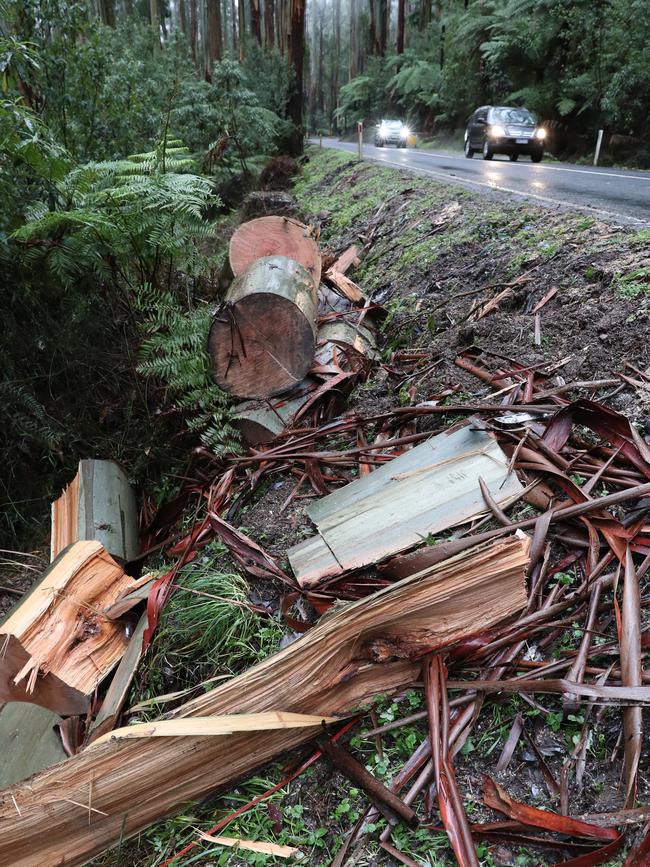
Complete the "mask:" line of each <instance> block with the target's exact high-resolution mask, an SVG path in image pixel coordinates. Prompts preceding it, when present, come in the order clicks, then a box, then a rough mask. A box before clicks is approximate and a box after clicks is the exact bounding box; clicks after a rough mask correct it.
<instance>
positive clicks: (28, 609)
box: [0, 542, 133, 712]
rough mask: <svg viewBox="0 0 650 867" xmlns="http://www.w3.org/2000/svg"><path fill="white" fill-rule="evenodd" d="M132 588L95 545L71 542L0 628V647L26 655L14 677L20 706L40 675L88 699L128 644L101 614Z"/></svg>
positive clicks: (119, 625) (117, 626)
mask: <svg viewBox="0 0 650 867" xmlns="http://www.w3.org/2000/svg"><path fill="white" fill-rule="evenodd" d="M132 583H133V580H132V579H131V578H130V577H129V576H128V575H125V574H124V572H123V570H122V569H121V568H120V567H119V566H118V565H117V563H116V562H115V561H114V560H113V559H112V558H111V557H109V555H108V554H107V553H106V551H105V550H104V548H103V547H102V546H101V544H100V543H99V542H76V543H75V544H74V545H71V546H70V547H69V548H67V549H66V550H65V551H64V552H63V553H62V554H61V555H60V556H59V557H58V558H57V559H56V560H55V561H54V563H52V565H51V566H50V568H49V569H48V570H47V572H46V573H45V575H44V576H43V578H42V579H41V580H40V581H39V582H38V583H37V584H36V585H35V586H34V587H33V588H32V590H31V591H30V593H29V594H28V595H27V596H25V597H23V598H22V599H21V600H20V602H19V603H18V604H17V606H16V607H15V608H14V609H13V610H12V611H11V612H10V613H9V615H8V617H7V618H6V620H5V621H4V623H3V624H2V627H1V628H0V644H1V643H2V641H3V640H5V639H6V638H7V637H12V638H13V639H15V640H16V641H17V642H19V643H20V646H21V647H22V648H23V649H24V651H25V652H26V653H27V654H28V658H27V659H26V661H25V664H24V665H23V666H22V667H21V669H20V670H19V671H17V672H15V674H14V676H13V683H14V685H15V686H16V687H19V688H20V689H22V690H23V691H24V693H25V698H24V700H26V701H30V700H32V699H30V695H31V693H32V691H33V689H34V686H35V684H36V683H37V682H38V681H39V680H40V677H39V672H43V673H45V674H48V673H51V674H53V675H55V676H56V677H58V678H60V679H61V680H62V681H64V683H66V684H68V685H69V686H71V687H73V688H74V689H76V690H78V691H79V692H80V693H84V694H86V695H90V694H91V693H92V691H93V690H94V689H95V687H96V686H97V685H98V684H99V683H100V682H101V680H102V679H103V678H104V677H105V676H106V675H107V674H108V672H109V671H110V670H111V669H112V668H113V666H114V665H115V664H116V663H117V662H118V660H119V659H120V658H121V656H122V654H123V653H124V650H125V648H126V644H127V637H126V633H125V629H124V624H122V623H119V622H113V621H110V620H108V619H107V618H106V617H105V616H104V614H103V612H104V609H105V608H107V607H108V606H109V605H111V604H112V603H113V602H115V601H116V600H117V599H118V597H119V596H120V595H121V593H122V592H123V591H124V590H126V589H128V588H129V587H130V585H131V584H132ZM0 677H5V671H4V670H3V671H2V674H1V675H0ZM14 698H15V697H14ZM51 709H52V710H55V711H57V712H60V711H59V709H58V708H55V707H53V708H51Z"/></svg>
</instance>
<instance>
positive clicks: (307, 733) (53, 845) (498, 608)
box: [0, 536, 530, 867]
mask: <svg viewBox="0 0 650 867" xmlns="http://www.w3.org/2000/svg"><path fill="white" fill-rule="evenodd" d="M529 547H530V543H529V540H528V539H527V538H526V537H523V536H517V537H513V538H511V539H509V540H506V541H499V542H497V543H494V544H492V545H484V546H478V547H477V548H476V549H475V550H474V551H472V552H467V553H465V554H464V555H463V556H460V557H457V558H452V559H451V560H449V561H447V562H445V563H443V564H439V565H438V566H436V567H434V568H433V569H431V570H428V571H427V572H425V573H422V574H419V575H414V576H412V577H411V578H408V579H406V580H404V581H401V582H399V583H398V584H396V585H394V586H393V587H389V588H387V589H385V590H383V591H381V592H379V593H376V594H374V595H373V596H370V597H368V598H367V599H363V600H360V601H359V602H357V603H354V604H352V605H350V606H348V607H346V608H344V609H343V610H342V611H340V612H339V613H337V614H334V615H332V616H331V617H328V618H325V619H324V620H323V621H322V622H321V623H320V624H319V625H318V626H316V627H314V629H312V630H311V631H310V632H309V633H307V634H306V635H305V636H303V637H302V638H301V639H299V640H298V641H296V642H294V643H293V644H291V645H290V646H289V647H287V648H285V649H284V650H283V651H281V652H280V653H277V654H276V655H275V656H272V657H269V658H268V659H267V660H265V661H264V662H262V663H260V664H259V665H257V666H255V667H254V668H252V669H250V670H249V671H247V672H244V673H243V674H242V675H239V676H238V677H235V678H234V679H233V680H231V681H229V682H228V683H226V684H224V685H222V686H219V687H217V688H216V689H214V690H212V691H210V692H208V693H206V694H205V695H203V696H201V697H200V698H197V699H194V700H193V701H190V702H189V703H187V704H186V705H183V706H182V707H181V708H178V709H177V710H176V711H173V712H172V713H171V714H169V715H168V716H167V717H165V720H170V721H171V720H178V721H179V722H181V721H182V720H183V719H184V718H190V719H191V718H192V717H206V716H211V717H218V716H219V715H220V714H223V713H228V714H232V713H244V714H246V713H251V712H253V713H260V712H262V711H264V710H277V709H278V703H280V704H281V705H283V707H282V710H283V711H288V712H293V713H300V714H305V713H308V714H309V713H311V714H314V715H316V716H320V715H323V717H324V716H325V715H327V716H333V715H338V714H341V713H346V712H348V711H349V710H350V709H351V708H352V707H356V706H358V705H359V704H360V703H362V702H363V701H365V700H367V699H368V698H370V697H372V696H374V695H376V694H378V693H380V692H386V691H391V690H394V689H396V688H399V687H404V686H406V685H408V684H409V683H411V682H413V681H414V680H417V678H418V675H419V671H420V668H421V663H420V661H418V657H421V656H422V654H423V653H427V652H431V651H434V650H439V649H441V648H443V647H449V646H451V645H453V644H454V643H455V642H458V641H459V640H461V639H462V638H464V637H467V636H468V635H469V634H471V633H480V632H482V631H484V630H485V629H488V628H489V627H490V626H492V625H495V624H496V623H498V622H499V621H501V620H503V619H504V618H506V617H508V616H511V615H513V614H515V613H517V612H518V611H521V610H522V609H523V608H524V607H525V605H526V592H525V587H524V572H525V569H526V566H527V563H528V550H529ZM460 587H462V597H461V596H459V594H458V590H459V588H460ZM460 598H462V605H461V606H459V605H458V600H459V599H460ZM317 731H318V730H317V729H316V728H315V727H311V728H309V727H308V728H301V729H286V728H285V729H280V730H276V731H270V732H268V734H267V735H266V737H265V738H263V739H261V738H259V737H257V735H256V734H255V733H253V734H251V733H246V732H243V733H239V734H235V735H232V736H224V737H216V738H215V737H210V736H207V737H191V736H190V737H187V736H186V737H170V738H164V739H162V741H161V740H158V739H155V738H154V739H152V738H150V737H149V738H134V739H127V740H121V739H120V740H113V741H109V742H107V743H95V744H93V745H91V747H89V748H88V749H86V750H83V751H82V752H81V753H79V754H77V755H75V756H72V757H71V758H69V759H68V760H66V761H65V762H62V763H60V764H59V765H57V766H55V767H54V768H52V769H50V770H49V771H47V772H44V773H41V774H37V775H36V776H34V777H32V778H31V779H30V781H29V785H22V784H19V785H17V786H15V787H13V788H12V789H10V790H4V791H3V792H1V793H0V816H2V819H3V835H2V839H0V861H1V860H3V859H5V860H6V859H7V858H9V859H10V860H11V863H12V864H13V865H15V867H21V865H23V867H24V865H36V864H44V863H57V861H60V860H64V862H65V863H66V864H69V865H74V864H83V863H84V862H85V861H86V860H88V858H90V857H92V856H93V855H95V854H98V853H100V852H102V851H104V850H105V849H106V848H108V847H110V846H111V845H112V844H114V843H115V842H116V841H117V840H118V839H120V838H121V837H124V836H130V835H131V834H134V833H136V832H137V831H138V830H140V829H141V828H143V827H145V826H146V825H147V824H149V823H150V822H151V821H153V820H154V819H156V818H159V817H161V816H163V815H165V814H167V813H169V812H170V811H171V810H173V809H174V807H175V806H177V805H179V804H181V803H185V802H187V801H188V800H191V799H196V798H199V797H201V796H203V795H205V794H207V793H208V792H214V791H215V790H218V789H220V788H223V787H224V786H227V785H228V784H229V783H231V782H232V781H233V780H235V779H238V778H240V777H241V776H242V775H244V774H246V773H249V772H250V771H251V770H253V769H254V768H255V767H258V766H260V765H262V764H263V763H264V762H265V761H267V760H268V759H270V758H271V757H272V756H274V755H277V754H278V753H280V752H282V751H284V750H286V749H288V748H290V747H292V746H296V745H297V744H299V743H301V742H304V741H305V740H309V739H310V738H313V737H314V735H315V734H316V733H317ZM89 780H93V784H92V785H93V791H92V803H93V805H94V806H95V808H96V809H97V810H98V811H100V813H98V814H95V813H93V816H92V820H91V824H90V826H89V825H88V822H87V818H88V810H87V807H85V806H84V805H85V804H87V803H88V781H89ZM152 785H155V789H156V794H157V796H156V798H151V797H150V794H151V790H152ZM14 801H15V803H16V804H17V805H18V807H19V811H20V812H17V810H16V809H15V807H14ZM79 804H81V806H78V805H79ZM45 817H47V827H48V833H47V834H46V835H45V834H43V835H35V834H33V833H31V832H30V829H34V828H35V827H40V826H41V824H42V822H44V821H45Z"/></svg>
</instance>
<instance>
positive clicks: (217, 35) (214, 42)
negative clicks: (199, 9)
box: [205, 0, 221, 81]
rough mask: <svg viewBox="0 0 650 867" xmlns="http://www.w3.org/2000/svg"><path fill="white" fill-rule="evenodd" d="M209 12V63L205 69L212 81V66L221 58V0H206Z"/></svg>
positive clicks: (207, 78)
mask: <svg viewBox="0 0 650 867" xmlns="http://www.w3.org/2000/svg"><path fill="white" fill-rule="evenodd" d="M206 6H207V13H208V34H207V35H208V64H207V69H206V70H205V77H206V80H207V81H212V67H213V65H214V64H215V63H217V61H219V60H221V0H206Z"/></svg>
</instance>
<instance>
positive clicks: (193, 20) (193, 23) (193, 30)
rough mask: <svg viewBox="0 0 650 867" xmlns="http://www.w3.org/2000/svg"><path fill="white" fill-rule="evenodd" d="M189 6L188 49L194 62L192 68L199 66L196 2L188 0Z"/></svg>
mask: <svg viewBox="0 0 650 867" xmlns="http://www.w3.org/2000/svg"><path fill="white" fill-rule="evenodd" d="M189 4H190V48H191V49H192V59H193V60H194V66H196V67H197V69H198V65H199V51H198V37H199V23H198V20H197V16H196V4H197V0H189Z"/></svg>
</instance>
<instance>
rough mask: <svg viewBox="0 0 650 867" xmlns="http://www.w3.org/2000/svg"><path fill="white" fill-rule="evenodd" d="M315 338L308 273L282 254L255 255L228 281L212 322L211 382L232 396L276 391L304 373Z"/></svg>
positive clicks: (263, 395)
mask: <svg viewBox="0 0 650 867" xmlns="http://www.w3.org/2000/svg"><path fill="white" fill-rule="evenodd" d="M263 219H272V218H263ZM278 219H279V220H282V219H283V218H282V217H280V218H278ZM258 222H259V221H258ZM286 222H288V221H286ZM249 225H250V224H249ZM233 270H234V269H233ZM315 341H316V287H315V286H314V283H313V280H312V278H311V275H310V274H309V272H308V271H307V270H306V269H305V268H303V267H302V266H301V265H299V264H298V263H297V262H296V261H294V260H293V259H290V258H288V257H287V256H266V257H264V258H262V259H258V260H257V261H256V262H254V263H253V264H252V265H251V267H250V268H249V269H248V270H247V271H246V272H245V273H243V274H242V275H241V276H240V277H237V278H236V279H235V280H234V281H233V282H232V284H231V286H230V289H229V290H228V294H227V295H226V302H225V305H224V307H223V308H222V310H221V312H220V313H218V314H217V316H216V318H215V320H214V322H213V323H212V328H211V329H210V337H209V341H208V347H209V352H210V356H211V358H212V366H213V370H214V378H215V381H216V383H217V385H219V387H220V388H222V389H223V390H224V391H227V392H230V393H231V394H234V395H236V396H237V397H245V398H266V397H272V396H273V395H277V394H282V393H283V392H285V391H288V390H289V389H290V388H293V387H294V386H296V385H297V384H298V383H300V382H302V380H303V379H304V378H305V376H306V375H307V373H308V371H309V369H310V367H311V366H312V364H313V361H314V348H315Z"/></svg>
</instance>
